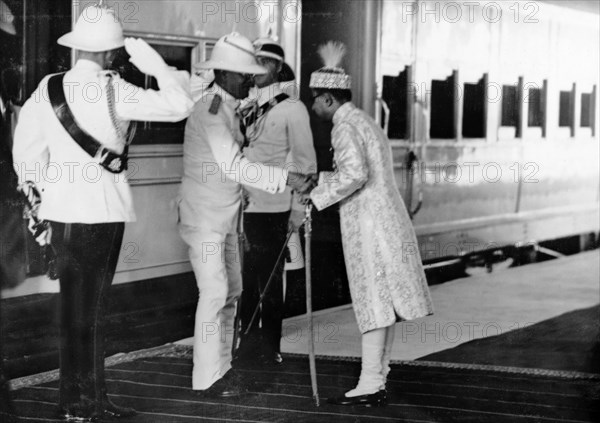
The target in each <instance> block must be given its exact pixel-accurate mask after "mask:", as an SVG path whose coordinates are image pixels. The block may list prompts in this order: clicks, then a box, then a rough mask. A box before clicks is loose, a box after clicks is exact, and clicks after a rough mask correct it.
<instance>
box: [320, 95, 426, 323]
mask: <svg viewBox="0 0 600 423" xmlns="http://www.w3.org/2000/svg"><path fill="white" fill-rule="evenodd" d="M333 125H334V126H333V130H332V141H331V142H332V146H333V149H334V163H335V170H334V171H333V172H321V173H320V175H319V185H318V186H317V187H316V188H315V189H314V190H313V191H312V192H311V195H310V196H311V200H312V202H313V204H314V205H315V207H316V208H317V209H318V210H322V209H324V208H326V207H329V206H331V205H332V204H335V203H337V202H338V201H339V202H340V203H341V204H340V225H341V231H342V245H343V249H344V259H345V263H346V270H347V273H348V281H349V284H350V293H351V295H352V305H353V308H354V312H355V314H356V320H357V323H358V327H359V329H360V331H361V333H365V332H368V331H370V330H373V329H377V328H382V327H387V326H390V325H392V324H394V322H396V321H400V320H412V319H416V318H419V317H423V316H426V315H428V314H432V313H433V305H432V302H431V297H430V294H429V288H428V286H427V281H426V279H425V273H424V271H423V266H422V263H421V257H420V254H419V248H418V245H417V238H416V235H415V232H414V229H413V226H412V223H411V220H410V217H409V215H408V212H407V210H406V207H405V205H404V202H403V201H402V197H400V193H399V191H398V187H397V186H396V182H395V179H394V173H393V168H392V155H391V149H390V145H389V141H388V139H387V137H386V136H385V134H384V133H383V131H382V130H381V128H380V127H379V126H378V125H377V123H376V122H375V121H374V120H373V119H371V118H370V117H369V116H368V115H367V114H366V113H365V112H363V111H362V110H360V109H358V108H356V107H355V106H354V105H353V104H352V103H345V104H344V105H343V106H342V107H340V108H339V109H338V111H337V112H336V113H335V115H334V116H333Z"/></svg>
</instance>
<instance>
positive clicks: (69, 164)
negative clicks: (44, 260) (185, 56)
mask: <svg viewBox="0 0 600 423" xmlns="http://www.w3.org/2000/svg"><path fill="white" fill-rule="evenodd" d="M109 73H110V72H109V71H104V70H102V68H101V67H100V66H99V65H98V64H96V63H94V62H91V61H88V60H79V61H78V62H77V63H76V64H75V66H74V67H73V69H71V70H70V71H68V72H67V73H66V75H65V77H64V84H63V87H64V92H65V98H66V100H67V102H68V104H69V107H70V109H71V111H72V112H73V115H74V117H75V120H76V122H77V123H78V125H79V126H80V127H81V128H82V129H83V130H84V131H86V132H87V133H89V134H90V135H92V136H93V137H94V138H95V139H96V140H98V141H99V142H100V143H101V144H102V145H103V146H105V147H106V148H108V149H110V150H113V151H115V152H117V153H119V154H120V153H122V152H123V148H124V140H122V139H120V138H119V136H118V135H117V131H116V129H115V127H114V125H113V123H112V121H111V119H110V115H109V107H108V100H107V89H106V87H107V84H108V81H109V77H108V75H109ZM111 74H112V75H113V77H112V84H113V87H114V92H115V111H116V117H117V119H118V121H119V122H120V123H121V125H122V129H126V128H127V125H128V123H129V121H130V120H142V121H148V120H150V121H166V122H176V121H179V120H182V119H185V118H186V117H187V116H188V115H189V113H190V111H191V109H192V107H193V101H192V99H191V97H190V93H189V74H188V73H187V72H183V71H172V70H168V71H166V72H164V73H162V74H160V75H157V76H156V79H157V81H158V85H159V88H160V91H155V90H143V89H141V88H139V87H136V86H135V85H132V84H129V83H128V82H126V81H125V80H123V79H121V78H120V77H119V76H118V75H117V74H116V73H111ZM49 78H50V76H46V77H45V78H44V79H43V80H42V82H41V83H40V84H39V86H38V87H37V89H36V90H35V92H34V93H33V94H32V96H31V97H30V98H29V99H28V100H27V102H26V103H25V105H24V106H23V109H22V110H21V114H20V116H19V123H18V124H17V128H16V131H15V138H14V147H13V159H14V163H15V168H16V171H17V175H18V177H19V182H23V181H27V180H29V181H33V182H35V183H36V184H37V185H38V187H40V188H41V189H42V205H41V207H40V211H39V217H40V218H42V219H47V220H54V221H58V222H64V223H89V224H91V223H107V222H128V221H134V220H135V213H134V210H133V203H132V199H131V191H130V188H129V185H128V183H127V180H126V179H127V178H126V174H127V172H126V171H125V172H122V173H120V174H113V173H110V172H109V171H107V170H106V169H104V168H103V167H102V166H100V165H99V159H98V158H94V157H91V156H90V155H89V154H88V153H86V152H85V151H84V150H83V149H82V148H81V147H80V146H79V145H78V144H77V143H76V142H75V141H74V140H73V139H72V138H71V136H70V135H69V134H68V133H67V131H66V130H65V129H64V128H63V126H62V124H61V123H60V121H59V120H58V118H57V117H56V115H55V113H54V110H53V108H52V105H51V104H50V99H49V96H48V80H49Z"/></svg>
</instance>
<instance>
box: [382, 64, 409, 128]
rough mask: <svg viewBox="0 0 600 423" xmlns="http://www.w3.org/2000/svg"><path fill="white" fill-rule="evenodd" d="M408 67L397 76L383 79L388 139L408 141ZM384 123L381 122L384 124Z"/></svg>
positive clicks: (386, 76)
mask: <svg viewBox="0 0 600 423" xmlns="http://www.w3.org/2000/svg"><path fill="white" fill-rule="evenodd" d="M409 80H410V66H406V68H405V69H404V70H403V71H402V72H400V73H399V74H398V76H388V75H385V76H384V77H383V92H382V97H383V100H384V101H385V102H386V104H387V105H388V107H389V121H388V122H389V123H388V134H387V135H388V137H389V138H390V139H408V138H409V133H408V132H409V122H408V111H409V109H408V102H409V89H408V88H409V86H408V84H409ZM384 123H385V122H382V124H384Z"/></svg>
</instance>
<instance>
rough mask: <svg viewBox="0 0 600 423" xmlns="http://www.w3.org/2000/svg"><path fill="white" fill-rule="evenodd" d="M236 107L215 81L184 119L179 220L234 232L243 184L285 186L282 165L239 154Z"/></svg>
mask: <svg viewBox="0 0 600 423" xmlns="http://www.w3.org/2000/svg"><path fill="white" fill-rule="evenodd" d="M216 96H219V97H220V100H218V99H215V97H216ZM213 101H214V102H213ZM238 105H239V101H238V100H236V99H235V98H234V97H232V96H231V95H230V94H228V93H227V92H226V91H225V90H223V89H222V88H221V87H219V86H218V85H217V84H214V85H213V86H212V87H211V88H210V89H208V90H207V91H206V93H205V95H203V96H202V97H201V98H200V100H199V101H198V102H197V103H196V105H195V107H194V110H193V112H192V114H191V115H190V118H189V119H188V121H187V125H186V127H185V142H184V145H183V180H182V183H181V192H180V198H179V219H180V223H182V224H184V225H188V226H195V227H199V228H204V229H211V230H215V231H217V232H221V233H233V232H235V230H236V225H237V216H238V215H237V213H238V211H239V207H240V201H241V186H242V185H244V186H250V187H254V188H257V189H261V190H264V191H267V192H269V193H280V192H283V191H284V190H285V188H286V182H287V171H286V170H285V169H282V168H279V167H273V166H265V165H263V164H260V163H253V162H251V161H249V160H248V159H247V158H246V157H245V156H244V155H243V154H242V152H241V149H240V145H241V142H242V134H241V131H240V127H239V118H238V116H237V114H236V109H237V107H238Z"/></svg>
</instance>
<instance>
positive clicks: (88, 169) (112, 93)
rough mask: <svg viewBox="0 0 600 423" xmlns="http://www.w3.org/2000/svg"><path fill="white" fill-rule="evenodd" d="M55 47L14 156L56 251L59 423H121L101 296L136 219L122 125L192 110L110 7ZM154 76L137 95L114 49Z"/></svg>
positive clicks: (183, 85) (181, 87) (172, 77)
mask: <svg viewBox="0 0 600 423" xmlns="http://www.w3.org/2000/svg"><path fill="white" fill-rule="evenodd" d="M58 43H59V44H61V45H63V46H66V47H70V48H72V49H75V50H77V55H78V56H77V57H78V61H77V63H76V64H75V66H74V67H73V68H72V69H71V70H70V71H68V72H67V73H66V74H60V75H58V76H52V77H51V76H47V77H45V78H44V79H43V80H42V81H41V83H40V85H39V86H38V88H37V89H36V91H35V92H34V93H33V95H32V97H31V98H30V99H29V100H28V101H27V102H26V103H25V105H24V107H23V109H22V111H21V115H20V118H19V123H18V125H17V128H16V133H15V140H14V148H13V156H14V161H15V166H16V169H17V173H18V176H19V182H20V184H21V185H20V186H21V188H22V190H23V192H24V193H25V194H26V195H27V196H28V198H30V199H32V197H34V196H35V195H34V194H35V192H36V190H35V188H37V190H39V192H41V206H40V208H39V215H38V218H39V219H40V220H45V221H46V222H50V225H49V226H48V225H36V227H35V228H34V230H35V231H36V234H35V235H36V237H37V239H38V242H40V244H42V245H43V244H45V243H48V242H51V244H52V245H53V248H54V249H55V250H56V252H57V260H56V263H57V264H56V272H57V273H58V277H59V279H60V329H61V330H60V400H59V415H60V417H61V418H62V419H63V420H66V421H94V420H96V419H97V418H115V417H125V416H131V415H133V414H135V411H134V410H132V409H128V408H122V407H118V406H116V405H114V404H113V403H111V402H110V400H109V399H108V396H107V392H106V384H105V377H104V353H105V352H104V336H105V313H106V306H107V297H108V293H109V289H110V285H111V282H112V279H113V276H114V272H115V268H116V266H117V260H118V257H119V251H120V248H121V241H122V238H123V231H124V227H125V223H124V222H131V221H134V220H135V214H134V210H133V204H132V198H131V191H130V187H129V185H128V183H127V180H126V177H125V174H124V173H123V171H124V169H125V168H126V162H127V140H126V135H125V134H126V132H127V128H128V125H129V121H131V120H142V121H169V122H174V121H180V120H182V119H184V118H186V117H187V116H188V115H189V113H190V111H191V109H192V107H193V102H192V100H191V98H190V94H189V74H187V72H179V71H174V70H171V69H170V68H169V67H168V66H167V65H166V64H165V62H164V60H163V59H162V58H161V57H160V55H159V54H158V53H157V52H156V51H155V50H154V49H152V48H151V47H150V46H149V45H148V44H147V43H146V42H144V41H143V40H140V39H124V38H123V31H122V28H121V25H120V23H119V21H118V19H117V18H116V16H115V14H114V13H113V11H112V10H111V9H108V8H106V7H103V6H97V5H95V6H90V7H88V8H86V9H84V10H83V12H82V14H81V16H80V17H79V19H78V20H77V23H76V25H75V27H74V29H73V31H72V32H69V33H68V34H65V35H64V36H62V37H60V38H59V39H58ZM123 46H125V49H126V50H127V52H128V53H129V55H130V56H131V58H130V61H131V62H132V63H133V64H134V65H136V66H137V67H138V68H139V69H140V71H142V72H144V73H147V74H149V75H151V76H153V77H155V78H156V80H157V81H158V85H159V87H160V90H159V91H155V90H143V89H141V88H138V87H136V86H133V85H131V84H129V83H127V82H126V81H124V80H122V79H121V78H120V77H119V75H117V74H116V73H114V72H110V71H106V70H105V69H108V68H109V66H110V63H111V61H112V60H113V58H114V56H115V54H116V49H119V48H121V47H123Z"/></svg>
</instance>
